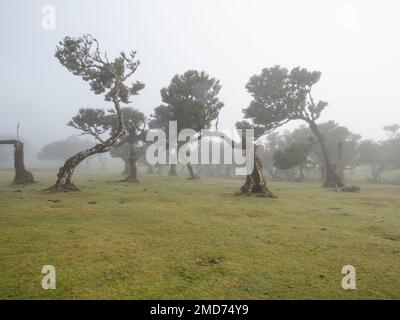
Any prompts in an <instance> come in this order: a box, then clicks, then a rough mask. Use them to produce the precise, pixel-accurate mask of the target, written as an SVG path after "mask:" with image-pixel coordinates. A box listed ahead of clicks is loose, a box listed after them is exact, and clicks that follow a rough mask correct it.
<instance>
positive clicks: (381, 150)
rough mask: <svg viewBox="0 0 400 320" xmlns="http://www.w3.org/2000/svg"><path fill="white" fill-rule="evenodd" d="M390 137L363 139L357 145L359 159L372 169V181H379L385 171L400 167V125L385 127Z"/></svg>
mask: <svg viewBox="0 0 400 320" xmlns="http://www.w3.org/2000/svg"><path fill="white" fill-rule="evenodd" d="M383 129H384V130H385V131H386V132H387V136H388V138H387V139H386V140H384V141H379V142H375V141H373V140H363V141H361V142H360V143H359V145H358V146H357V151H358V152H357V155H358V158H357V161H358V164H360V165H368V166H369V167H370V169H371V176H372V181H373V182H375V183H377V182H379V181H380V179H381V174H382V173H384V172H385V171H389V170H395V169H398V168H400V134H399V133H400V132H399V131H400V126H398V125H391V126H386V127H384V128H383Z"/></svg>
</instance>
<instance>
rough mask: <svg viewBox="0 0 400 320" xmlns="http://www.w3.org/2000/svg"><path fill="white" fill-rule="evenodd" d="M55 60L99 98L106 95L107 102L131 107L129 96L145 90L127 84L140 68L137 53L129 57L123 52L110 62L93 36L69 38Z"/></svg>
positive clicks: (136, 83)
mask: <svg viewBox="0 0 400 320" xmlns="http://www.w3.org/2000/svg"><path fill="white" fill-rule="evenodd" d="M55 56H56V58H57V59H58V60H59V62H60V63H61V64H62V65H63V66H64V67H65V68H67V69H68V70H69V71H71V72H72V73H73V74H74V75H77V76H80V77H82V79H83V80H85V81H88V82H89V85H90V88H91V90H92V91H93V92H94V93H95V94H102V93H104V94H105V100H106V101H114V102H123V103H128V102H129V96H131V95H136V94H138V92H139V91H140V90H141V89H143V88H144V84H143V83H141V82H135V83H133V84H131V85H128V84H126V83H125V82H126V80H127V79H128V78H129V77H130V76H131V75H132V74H133V73H134V72H135V71H136V69H137V67H138V66H139V64H140V62H139V61H137V60H135V56H136V52H135V51H131V52H130V53H129V55H128V56H127V55H126V54H125V53H123V52H121V53H120V55H119V57H117V58H115V59H114V60H113V61H110V60H109V59H108V57H107V54H104V55H102V54H101V53H100V48H99V43H98V41H97V39H95V38H93V37H92V36H91V35H84V36H82V37H79V38H73V37H65V38H64V39H63V41H61V42H60V43H59V46H57V49H56V54H55Z"/></svg>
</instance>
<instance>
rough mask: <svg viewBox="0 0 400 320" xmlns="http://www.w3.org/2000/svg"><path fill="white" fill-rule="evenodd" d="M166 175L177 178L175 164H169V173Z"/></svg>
mask: <svg viewBox="0 0 400 320" xmlns="http://www.w3.org/2000/svg"><path fill="white" fill-rule="evenodd" d="M168 175H169V176H174V177H175V176H177V175H178V174H177V173H176V164H171V165H170V166H169V173H168Z"/></svg>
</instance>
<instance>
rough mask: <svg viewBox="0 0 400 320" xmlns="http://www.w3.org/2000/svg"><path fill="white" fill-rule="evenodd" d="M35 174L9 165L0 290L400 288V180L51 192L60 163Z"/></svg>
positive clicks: (16, 293) (91, 182)
mask: <svg viewBox="0 0 400 320" xmlns="http://www.w3.org/2000/svg"><path fill="white" fill-rule="evenodd" d="M34 174H35V178H36V179H37V180H39V181H40V182H39V183H35V184H33V185H29V186H25V187H18V186H10V185H9V183H10V181H12V178H13V176H12V172H4V171H2V172H0V299H16V298H19V299H27V298H34V299H56V298H57V299H59V298H62V299H99V298H102V299H282V298H284V299H297V298H305V299H311V298H316V299H328V298H333V299H360V298H379V299H383V298H397V299H399V298H400V186H390V185H363V186H362V190H361V192H360V193H341V192H334V191H329V190H326V189H321V188H320V185H319V183H301V184H300V183H283V182H270V184H269V187H270V189H271V190H272V191H273V192H274V193H275V194H276V195H277V196H278V198H276V199H271V198H258V197H254V196H235V195H234V193H235V192H236V191H237V190H238V189H239V187H240V183H241V181H239V180H234V181H231V180H211V179H201V180H198V181H188V180H185V179H183V178H176V177H142V178H141V183H139V184H129V183H121V182H117V180H118V179H119V177H116V176H112V175H110V176H107V177H104V176H103V177H96V176H80V177H78V178H77V179H76V183H77V185H78V186H79V187H80V188H81V189H82V191H81V192H75V193H56V194H49V193H48V192H45V191H42V190H43V189H44V188H45V187H48V186H50V185H51V183H52V182H54V177H55V173H51V175H50V174H49V173H44V172H39V173H38V172H34ZM48 264H49V265H53V266H54V267H55V268H56V275H57V288H56V289H55V290H43V289H42V288H41V279H42V277H43V275H42V274H41V270H42V267H43V266H44V265H48ZM348 264H350V265H353V266H354V267H355V268H356V277H357V289H356V290H343V289H342V288H341V280H342V277H343V275H342V274H341V269H342V267H343V266H344V265H348Z"/></svg>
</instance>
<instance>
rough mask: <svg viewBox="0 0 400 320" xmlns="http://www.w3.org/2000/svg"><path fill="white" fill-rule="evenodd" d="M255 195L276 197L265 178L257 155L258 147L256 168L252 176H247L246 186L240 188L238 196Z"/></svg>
mask: <svg viewBox="0 0 400 320" xmlns="http://www.w3.org/2000/svg"><path fill="white" fill-rule="evenodd" d="M251 193H255V194H257V195H259V196H262V197H271V198H274V197H275V196H274V195H273V193H272V192H271V191H269V189H268V188H267V181H266V179H265V178H264V174H263V170H262V164H261V159H260V157H259V156H258V154H257V146H254V168H253V171H252V172H251V174H249V175H247V176H246V181H245V183H244V185H243V186H242V187H241V188H240V190H239V192H238V194H251Z"/></svg>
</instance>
